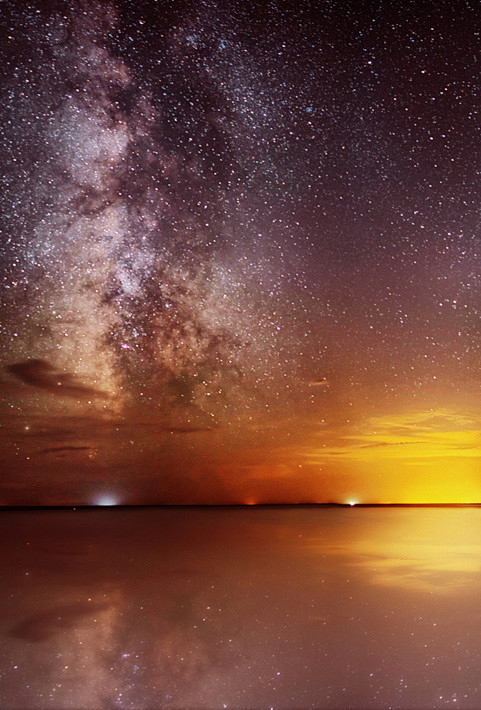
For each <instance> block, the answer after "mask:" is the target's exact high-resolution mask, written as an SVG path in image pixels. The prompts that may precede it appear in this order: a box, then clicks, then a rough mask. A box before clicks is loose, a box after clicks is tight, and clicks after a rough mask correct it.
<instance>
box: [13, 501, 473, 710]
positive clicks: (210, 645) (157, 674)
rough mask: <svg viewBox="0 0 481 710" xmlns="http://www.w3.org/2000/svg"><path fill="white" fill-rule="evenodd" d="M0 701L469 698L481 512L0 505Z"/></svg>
mask: <svg viewBox="0 0 481 710" xmlns="http://www.w3.org/2000/svg"><path fill="white" fill-rule="evenodd" d="M0 552H1V557H0V559H1V562H0V566H1V569H0V571H1V585H2V586H1V590H2V607H1V610H2V611H1V627H0V673H1V676H0V707H1V708H19V709H21V710H24V709H27V708H62V709H63V708H74V709H75V710H80V709H81V708H163V707H165V708H192V709H194V708H195V709H197V708H199V709H200V708H271V707H272V708H370V707H375V708H386V707H396V708H401V707H405V708H431V707H432V708H434V707H436V708H437V707H462V708H480V707H481V603H480V602H481V509H477V508H475V509H469V508H465V509H442V508H441V509H440V508H435V509H426V508H420V509H416V508H414V509H412V508H411V509H399V508H385V509H375V508H374V509H372V508H371V509H370V508H363V509H361V508H353V509H336V508H295V507H293V508H247V509H213V508H205V509H145V510H142V509H123V510H122V509H108V510H107V509H99V510H79V511H61V510H57V511H31V512H18V511H15V512H14V511H12V512H3V513H1V514H0Z"/></svg>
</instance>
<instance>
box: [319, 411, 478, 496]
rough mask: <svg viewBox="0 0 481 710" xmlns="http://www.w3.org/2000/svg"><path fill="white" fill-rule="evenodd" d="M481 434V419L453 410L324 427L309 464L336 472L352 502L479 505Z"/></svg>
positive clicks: (342, 492) (336, 480)
mask: <svg viewBox="0 0 481 710" xmlns="http://www.w3.org/2000/svg"><path fill="white" fill-rule="evenodd" d="M480 429H481V420H479V418H478V417H476V416H469V415H467V414H464V413H460V412H458V411H455V410H450V409H438V410H427V411H417V412H405V413H401V414H388V415H384V416H378V417H371V418H368V419H366V420H364V421H361V423H358V424H356V425H355V426H354V425H353V426H352V427H351V428H350V429H349V430H343V431H341V430H340V429H339V430H336V429H335V428H332V429H327V428H325V429H324V430H322V432H321V435H320V437H319V436H318V439H317V446H316V447H315V446H312V447H311V448H310V449H309V450H308V451H307V452H306V459H307V461H308V463H309V464H310V465H311V466H317V467H318V468H319V465H320V464H322V466H323V468H325V469H326V470H327V471H329V470H330V471H331V472H332V475H331V478H332V481H333V485H334V484H335V483H337V486H338V488H339V493H338V495H339V499H340V500H345V501H347V502H349V503H350V502H351V501H353V500H354V496H353V494H352V491H353V490H359V492H360V493H362V499H363V500H364V501H365V502H372V503H376V502H387V501H389V502H392V503H396V502H399V503H476V502H479V501H480V500H481V434H480ZM319 439H321V443H320V445H319Z"/></svg>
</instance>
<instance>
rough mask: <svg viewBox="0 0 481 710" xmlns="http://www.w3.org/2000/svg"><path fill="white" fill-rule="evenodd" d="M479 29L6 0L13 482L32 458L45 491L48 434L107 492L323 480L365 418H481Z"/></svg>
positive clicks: (325, 487)
mask: <svg viewBox="0 0 481 710" xmlns="http://www.w3.org/2000/svg"><path fill="white" fill-rule="evenodd" d="M479 24H480V18H479V13H477V12H476V11H475V10H473V9H472V8H471V7H470V5H468V4H466V3H464V2H461V3H458V4H452V3H440V4H439V5H437V6H436V7H432V6H431V4H429V3H423V2H418V3H410V4H407V5H405V6H404V5H403V7H402V8H397V7H395V6H394V5H389V6H386V7H381V6H379V8H377V9H376V8H373V9H372V10H370V11H369V12H366V13H365V14H361V13H360V12H359V11H358V9H357V7H356V4H355V3H332V4H330V5H329V6H326V7H324V6H323V7H318V6H317V5H312V4H311V3H300V4H299V5H296V6H292V5H291V4H290V3H288V2H278V3H273V4H271V5H270V6H269V7H268V8H261V7H257V6H256V5H254V4H249V3H247V4H245V3H240V2H235V1H234V0H233V1H231V2H227V1H225V2H214V1H207V0H206V1H204V2H200V3H195V4H190V3H185V4H184V3H181V2H174V3H169V2H157V3H155V2H152V3H143V4H141V5H140V6H138V7H137V6H133V5H132V4H131V3H129V2H119V3H118V4H117V5H114V4H110V3H94V2H75V3H66V4H65V3H61V2H59V3H48V4H47V5H46V4H44V3H41V2H39V3H33V4H32V5H30V6H28V7H17V6H16V4H15V3H13V2H12V3H4V8H3V15H2V19H1V31H2V47H3V66H4V67H5V70H4V74H5V77H4V82H3V87H2V94H1V112H2V134H3V143H2V148H1V151H2V152H1V155H0V158H1V161H2V195H1V197H0V200H1V208H2V244H1V267H2V276H3V282H2V283H3V287H2V304H3V306H2V333H3V346H2V365H3V375H2V383H1V385H2V391H3V392H4V395H5V396H4V405H3V417H4V419H3V421H4V426H3V432H2V433H3V434H4V436H5V443H4V449H5V452H6V453H5V456H6V458H7V459H8V460H9V461H11V464H8V468H9V470H10V469H11V471H12V475H11V481H10V482H9V483H8V484H7V489H8V491H10V493H6V494H5V495H6V498H5V500H6V501H9V500H11V495H13V496H14V498H15V500H17V499H18V498H17V496H20V498H21V495H22V494H21V490H22V487H23V486H25V487H26V488H31V487H32V485H33V484H32V480H33V475H34V474H33V469H32V473H31V474H27V473H25V478H23V479H22V476H23V475H24V474H23V473H21V470H22V466H27V470H28V466H30V465H32V466H33V464H28V463H26V461H31V460H32V456H33V457H35V456H38V455H39V454H40V452H45V451H48V452H50V453H49V454H48V457H47V458H48V464H46V465H45V468H44V469H43V470H45V471H47V465H50V464H51V465H52V467H53V469H55V472H54V473H53V474H52V478H51V483H50V493H49V500H50V499H51V500H54V499H55V486H56V485H57V484H56V483H55V481H57V475H60V476H61V475H62V471H64V470H66V468H65V467H66V462H65V456H64V455H63V454H62V453H61V452H67V451H71V452H75V453H74V454H73V457H74V460H73V463H72V462H71V466H72V467H73V471H74V472H75V473H74V474H72V475H73V478H74V479H76V480H77V479H78V480H79V481H81V480H84V481H85V480H88V485H87V484H85V485H87V488H88V489H89V490H91V489H92V488H93V486H94V481H95V480H98V481H99V482H100V483H99V488H101V487H102V483H105V481H106V480H108V481H109V486H110V487H111V488H115V480H116V477H117V476H118V482H119V487H120V488H121V489H122V491H123V495H124V496H125V495H127V497H128V493H127V492H128V491H129V489H130V488H131V486H132V485H134V484H133V483H132V477H133V480H135V481H136V483H135V485H134V489H135V491H136V494H138V493H139V491H140V490H144V489H143V486H147V488H148V490H149V491H150V492H149V494H148V495H147V494H146V495H147V497H148V496H149V495H151V492H152V491H154V492H155V493H153V494H152V495H154V496H160V497H161V498H162V496H163V495H164V493H165V481H164V478H162V476H167V471H169V472H170V473H169V476H170V477H171V478H172V480H174V481H175V480H177V481H184V480H186V481H187V483H186V484H185V485H186V489H185V490H184V493H183V494H182V495H183V496H187V497H188V495H189V494H188V493H187V492H186V491H188V490H189V485H190V484H191V482H192V479H191V473H192V470H193V467H194V468H195V466H196V465H197V464H198V465H199V466H201V469H202V480H203V481H204V483H203V484H202V485H205V481H206V480H210V481H211V483H210V484H209V485H208V486H207V488H208V491H209V493H208V494H207V493H206V494H205V495H211V494H212V491H214V490H215V491H218V492H219V496H220V498H221V499H222V497H223V496H224V495H226V491H227V490H228V491H229V494H228V495H229V496H231V497H233V499H242V500H245V499H246V498H247V497H249V498H250V497H252V499H253V500H258V499H259V498H265V497H266V496H267V497H268V498H269V496H272V495H274V496H277V495H280V494H281V493H280V491H282V496H281V497H282V498H283V499H284V498H285V497H287V498H288V499H290V497H293V499H294V500H302V499H304V498H307V499H312V498H314V499H318V498H319V497H320V498H326V497H329V496H334V497H336V496H338V495H344V493H342V494H341V493H340V492H339V491H340V490H342V491H344V490H347V489H348V488H349V487H351V486H354V487H356V483H355V480H356V476H359V471H357V473H355V474H354V473H353V474H352V475H351V476H350V478H349V479H348V482H347V483H346V482H344V483H342V484H340V485H341V487H340V489H338V488H337V484H336V483H335V481H336V480H338V481H341V480H344V479H342V476H340V473H339V470H338V466H337V463H336V461H337V459H336V456H337V453H336V452H337V450H338V446H340V447H341V449H342V451H343V452H344V453H346V451H349V445H348V444H347V443H346V442H350V441H353V440H355V439H356V437H357V438H359V436H361V438H362V437H370V436H371V433H370V430H369V427H370V426H371V422H373V421H377V419H376V417H379V416H386V417H387V419H386V420H383V421H387V422H392V421H398V420H399V419H398V418H399V416H405V417H406V421H410V422H412V421H424V419H425V418H426V417H427V416H429V415H428V414H426V413H429V412H441V414H439V416H438V419H436V422H439V421H443V422H444V423H445V426H446V427H447V432H448V433H449V431H451V429H450V427H455V428H454V430H453V431H456V426H457V425H456V424H455V423H456V422H460V421H463V422H464V424H463V426H467V425H466V421H467V420H468V419H469V421H471V422H473V424H472V425H470V426H473V427H476V422H477V421H478V418H479V417H478V405H477V399H476V398H477V392H478V390H479V385H480V380H481V370H480V368H479V364H478V350H479V346H480V342H479V327H478V325H479V312H478V303H477V301H478V299H477V288H478V286H479V278H480V274H479V244H478V231H479V216H478V210H479V187H480V185H479V166H478V165H477V161H476V159H475V154H476V146H477V142H478V140H479V99H478V93H479V77H478V71H477V61H478V58H479V41H480V34H479V31H478V30H479ZM467 410H469V415H467V414H466V411H467ZM446 422H449V425H448V424H447V423H446ZM385 426H387V425H383V427H385ZM220 431H221V432H222V434H219V433H218V432H220ZM172 432H175V433H176V434H177V435H179V436H178V437H177V438H178V439H181V438H182V437H183V441H184V442H185V444H181V443H180V442H178V443H176V444H175V445H174V444H172V437H171V436H170V437H169V436H168V435H167V434H172ZM201 432H204V433H208V432H217V434H213V435H212V436H211V437H210V439H209V441H210V443H206V441H207V439H206V438H205V437H204V440H203V441H204V443H199V442H197V443H196V442H195V441H194V440H193V438H192V436H190V434H195V435H198V434H200V433H201ZM184 435H185V436H184ZM216 436H217V439H216V438H215V437H216ZM372 436H374V437H375V432H374V433H373V434H372ZM388 439H389V441H390V440H391V435H389V436H388ZM127 441H129V442H130V441H131V442H133V443H132V444H131V446H132V447H133V449H132V450H131V449H129V453H128V455H127V454H125V455H124V454H123V453H121V449H122V447H123V446H125V445H126V443H125V442H127ZM184 445H185V446H186V448H187V449H188V450H190V451H191V458H190V459H188V460H187V459H184V457H183V453H182V446H184ZM172 447H174V448H172ZM176 447H179V448H178V449H177V448H176ZM346 447H347V449H346ZM134 450H135V451H136V454H135V455H133V454H132V451H134ZM322 450H325V451H324V453H323V454H322ZM443 450H444V449H443ZM320 451H321V453H320ZM55 452H57V453H56V454H55ZM59 452H60V453H59ZM195 452H197V454H196V453H195ZM43 456H44V457H45V455H44V454H43ZM196 456H197V459H196ZM152 457H153V458H152ZM405 458H406V457H405ZM201 460H202V464H200V463H199V461H201ZM194 461H197V463H196V464H195V465H194V463H193V462H194ZM92 462H94V463H92ZM319 462H321V463H322V465H321V463H319ZM96 466H97V468H96ZM69 470H71V469H69ZM84 470H85V471H86V472H87V473H86V479H85V478H84V479H83V478H82V476H83V475H84V474H83V473H82V472H83V471H84ZM134 470H135V471H136V473H135V474H134V473H133V471H134ZM140 470H142V471H143V472H144V473H143V474H139V471H140ZM147 470H149V471H150V473H149V475H148V476H147V473H146V471H147ZM159 471H163V474H162V476H160V478H159V477H158V478H156V476H157V473H158V472H159ZM186 471H189V472H190V473H189V475H188V476H187V479H186V478H185V476H186V475H187V474H186ZM156 472H157V473H156ZM345 472H346V469H344V473H345ZM139 475H140V476H142V475H144V476H145V477H147V478H148V479H149V481H150V482H149V483H146V481H145V480H143V482H142V483H140V482H139V481H138V476H139ZM199 475H200V474H199ZM342 475H344V474H342ZM380 475H381V474H380ZM382 475H384V474H382ZM360 476H361V479H360V480H361V483H360V484H359V485H358V489H359V490H360V491H362V493H363V495H364V494H366V495H367V494H369V491H373V493H372V495H374V497H376V496H379V495H383V496H384V495H387V494H386V493H385V490H387V489H389V486H390V482H389V481H385V479H383V480H384V482H383V486H382V493H381V492H380V490H381V489H379V490H377V492H376V486H375V485H374V481H373V480H371V479H369V477H368V479H365V480H364V479H363V476H364V472H361V474H360ZM41 477H42V478H43V474H42V476H41ZM161 479H162V480H161ZM270 479H272V486H270V483H269V481H270ZM169 480H170V479H169ZM22 481H23V482H22ZM162 481H164V482H162ZM44 482H45V481H44ZM82 485H83V484H82ZM170 485H175V484H169V486H170ZM236 485H238V486H239V489H238V490H236ZM279 486H280V488H279ZM373 486H374V487H373ZM7 489H6V490H7ZM146 490H147V489H146ZM169 490H170V489H169ZM12 491H14V493H12ZM19 491H20V492H19ZM251 493H252V496H251ZM38 495H39V496H40V498H41V497H42V494H41V493H38ZM78 495H80V497H81V496H82V495H83V494H80V493H79V492H78V490H77V489H76V487H75V483H74V482H73V481H71V482H70V483H69V488H68V491H67V492H66V491H62V492H61V493H59V498H60V499H62V500H64V499H65V498H67V499H70V497H73V498H74V499H75V498H76V496H78ZM169 495H170V494H169ZM199 495H200V494H199ZM460 495H461V494H460ZM470 495H471V493H470ZM134 497H135V496H134ZM181 497H182V496H181ZM201 497H202V496H201ZM216 500H217V498H216Z"/></svg>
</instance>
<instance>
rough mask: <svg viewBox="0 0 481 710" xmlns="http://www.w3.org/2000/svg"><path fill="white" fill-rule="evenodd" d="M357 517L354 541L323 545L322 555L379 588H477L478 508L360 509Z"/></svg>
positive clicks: (480, 564) (480, 567)
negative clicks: (360, 573) (358, 571)
mask: <svg viewBox="0 0 481 710" xmlns="http://www.w3.org/2000/svg"><path fill="white" fill-rule="evenodd" d="M355 515H356V516H357V515H359V516H360V517H359V518H358V521H357V522H358V525H357V526H356V528H355V533H354V534H355V538H353V539H348V540H346V539H344V540H343V541H342V543H341V544H336V546H335V547H333V548H332V549H329V546H327V547H326V546H325V543H324V542H323V543H322V544H321V545H319V551H320V552H322V554H323V555H326V554H328V555H332V556H340V557H341V558H343V559H344V563H347V564H348V565H350V566H351V567H354V568H359V569H362V570H363V571H364V572H365V573H367V574H368V577H369V579H370V581H371V583H373V584H376V585H382V586H388V587H395V588H403V589H410V590H412V591H414V590H417V591H423V592H433V591H436V593H439V592H441V593H443V592H445V593H448V592H452V591H453V590H454V589H469V588H472V589H473V590H475V589H477V588H478V587H479V573H480V571H481V510H480V509H479V508H434V509H429V508H421V509H420V508H414V509H409V508H408V509H399V508H386V509H381V510H380V509H372V510H368V509H364V510H362V509H358V510H357V511H356V513H355ZM349 517H350V516H349ZM311 542H312V541H311ZM316 546H317V545H316V544H314V547H316Z"/></svg>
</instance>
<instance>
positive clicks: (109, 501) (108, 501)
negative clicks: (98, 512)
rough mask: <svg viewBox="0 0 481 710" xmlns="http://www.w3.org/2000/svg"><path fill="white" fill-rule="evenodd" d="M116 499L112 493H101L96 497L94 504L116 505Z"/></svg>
mask: <svg viewBox="0 0 481 710" xmlns="http://www.w3.org/2000/svg"><path fill="white" fill-rule="evenodd" d="M117 504H118V500H117V498H115V496H112V495H107V494H106V495H102V496H99V497H98V498H97V500H96V501H95V505H117Z"/></svg>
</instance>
